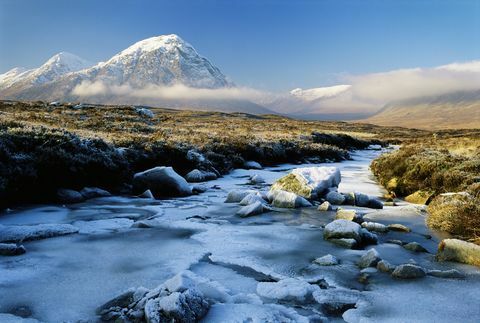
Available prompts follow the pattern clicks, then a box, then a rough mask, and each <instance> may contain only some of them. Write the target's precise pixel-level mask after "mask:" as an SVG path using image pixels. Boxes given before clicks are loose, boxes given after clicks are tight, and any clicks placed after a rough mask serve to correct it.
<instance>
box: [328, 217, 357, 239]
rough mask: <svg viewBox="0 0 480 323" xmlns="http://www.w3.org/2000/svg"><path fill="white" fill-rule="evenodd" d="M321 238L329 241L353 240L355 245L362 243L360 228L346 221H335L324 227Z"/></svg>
mask: <svg viewBox="0 0 480 323" xmlns="http://www.w3.org/2000/svg"><path fill="white" fill-rule="evenodd" d="M323 238H324V239H325V240H330V239H354V240H355V241H356V242H357V243H360V242H361V241H362V238H361V226H360V225H359V224H358V223H355V222H352V221H348V220H335V221H333V222H330V223H329V224H327V225H326V226H325V229H324V230H323Z"/></svg>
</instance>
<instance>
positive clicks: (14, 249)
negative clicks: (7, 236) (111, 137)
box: [0, 243, 27, 256]
mask: <svg viewBox="0 0 480 323" xmlns="http://www.w3.org/2000/svg"><path fill="white" fill-rule="evenodd" d="M25 252H27V250H26V249H25V247H24V246H22V245H20V246H17V245H16V244H15V243H0V256H18V255H21V254H24V253H25Z"/></svg>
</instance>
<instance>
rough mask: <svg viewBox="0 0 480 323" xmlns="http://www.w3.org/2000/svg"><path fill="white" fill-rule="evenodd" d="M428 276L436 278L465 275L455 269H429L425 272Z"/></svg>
mask: <svg viewBox="0 0 480 323" xmlns="http://www.w3.org/2000/svg"><path fill="white" fill-rule="evenodd" d="M427 274H428V275H429V276H433V277H438V278H459V279H462V278H465V275H463V274H462V273H461V272H459V271H458V270H456V269H450V270H429V271H428V272H427Z"/></svg>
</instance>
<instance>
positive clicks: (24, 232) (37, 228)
mask: <svg viewBox="0 0 480 323" xmlns="http://www.w3.org/2000/svg"><path fill="white" fill-rule="evenodd" d="M77 232H78V229H77V228H76V227H74V226H73V225H70V224H37V225H8V226H7V225H0V242H22V241H28V240H38V239H46V238H52V237H57V236H63V235H67V234H72V233H77Z"/></svg>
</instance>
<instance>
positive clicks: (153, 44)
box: [114, 34, 194, 57]
mask: <svg viewBox="0 0 480 323" xmlns="http://www.w3.org/2000/svg"><path fill="white" fill-rule="evenodd" d="M176 48H182V49H184V48H189V49H192V50H194V49H193V47H192V45H190V44H188V43H187V42H185V41H184V40H183V39H182V38H180V37H179V36H178V35H175V34H171V35H161V36H156V37H150V38H147V39H144V40H141V41H139V42H136V43H135V44H133V45H132V46H130V47H128V48H127V49H125V50H123V51H122V52H120V53H119V54H118V55H116V56H122V55H130V54H133V53H136V52H152V51H156V50H162V51H171V50H174V49H176ZM114 57H115V56H114Z"/></svg>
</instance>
